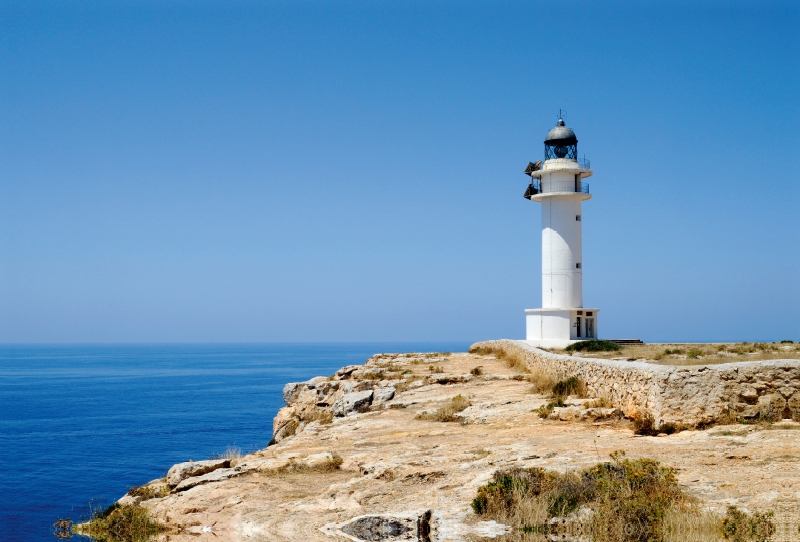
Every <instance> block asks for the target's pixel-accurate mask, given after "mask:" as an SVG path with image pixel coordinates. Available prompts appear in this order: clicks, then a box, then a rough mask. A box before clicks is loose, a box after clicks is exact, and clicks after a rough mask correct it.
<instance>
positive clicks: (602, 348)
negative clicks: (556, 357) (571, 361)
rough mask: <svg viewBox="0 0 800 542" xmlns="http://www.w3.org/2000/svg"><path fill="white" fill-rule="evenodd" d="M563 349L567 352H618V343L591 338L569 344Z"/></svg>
mask: <svg viewBox="0 0 800 542" xmlns="http://www.w3.org/2000/svg"><path fill="white" fill-rule="evenodd" d="M565 350H566V351H567V352H618V351H619V345H618V344H617V343H615V342H611V341H602V340H600V339H592V340H589V341H581V342H578V343H574V344H571V345H569V346H568V347H566V348H565Z"/></svg>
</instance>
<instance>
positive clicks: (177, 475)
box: [166, 459, 231, 487]
mask: <svg viewBox="0 0 800 542" xmlns="http://www.w3.org/2000/svg"><path fill="white" fill-rule="evenodd" d="M230 466H231V461H230V459H209V460H207V461H189V462H186V463H178V464H177V465H173V466H172V468H170V469H169V472H167V478H166V482H167V485H168V486H170V487H175V486H177V485H178V484H180V483H181V482H182V481H183V480H185V479H187V478H191V477H192V476H201V475H203V474H206V473H208V472H212V471H215V470H217V469H221V468H226V467H230Z"/></svg>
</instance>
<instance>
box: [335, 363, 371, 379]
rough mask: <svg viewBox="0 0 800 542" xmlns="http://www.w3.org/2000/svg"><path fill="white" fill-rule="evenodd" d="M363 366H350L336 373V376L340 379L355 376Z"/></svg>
mask: <svg viewBox="0 0 800 542" xmlns="http://www.w3.org/2000/svg"><path fill="white" fill-rule="evenodd" d="M363 367H364V366H363V365H348V366H346V367H342V368H341V369H339V370H338V371H336V376H338V377H340V378H344V377H348V376H350V375H351V374H353V371H355V370H358V369H361V368H363Z"/></svg>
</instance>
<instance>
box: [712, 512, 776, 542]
mask: <svg viewBox="0 0 800 542" xmlns="http://www.w3.org/2000/svg"><path fill="white" fill-rule="evenodd" d="M772 517H773V513H772V512H768V513H766V514H761V513H758V512H756V513H755V514H753V515H752V516H751V515H749V514H747V513H745V512H742V511H741V510H739V509H738V508H736V507H735V506H729V507H728V513H727V514H726V516H725V518H724V519H723V520H722V535H723V536H724V537H725V540H730V541H731V542H748V541H753V542H756V541H757V542H762V541H763V542H766V541H767V540H769V539H770V538H771V537H772V535H774V534H775V524H774V523H773V522H772Z"/></svg>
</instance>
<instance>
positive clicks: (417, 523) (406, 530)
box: [322, 510, 433, 542]
mask: <svg viewBox="0 0 800 542" xmlns="http://www.w3.org/2000/svg"><path fill="white" fill-rule="evenodd" d="M431 518H432V513H431V511H430V510H423V511H419V512H401V513H398V514H366V515H362V516H357V517H354V518H352V519H349V520H347V521H344V522H342V523H334V524H329V525H326V526H325V527H323V529H322V530H323V532H326V533H332V534H336V535H339V536H342V537H344V538H348V539H350V540H353V541H354V542H362V541H363V542H378V541H384V540H385V541H387V542H389V541H391V542H405V541H407V542H412V541H413V542H417V541H420V540H430V539H431V531H432V528H433V525H432V522H431Z"/></svg>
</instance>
